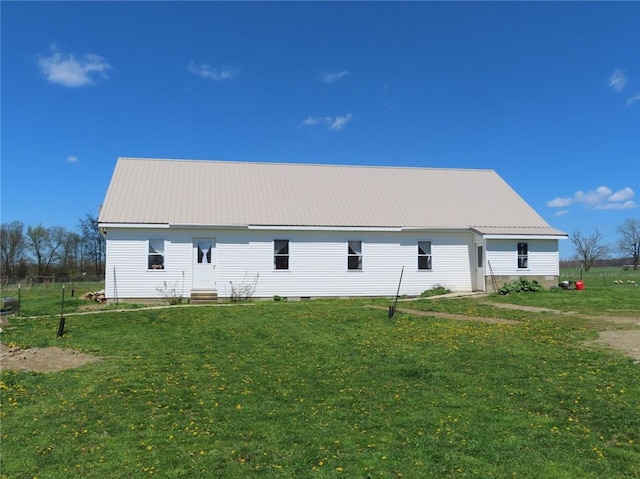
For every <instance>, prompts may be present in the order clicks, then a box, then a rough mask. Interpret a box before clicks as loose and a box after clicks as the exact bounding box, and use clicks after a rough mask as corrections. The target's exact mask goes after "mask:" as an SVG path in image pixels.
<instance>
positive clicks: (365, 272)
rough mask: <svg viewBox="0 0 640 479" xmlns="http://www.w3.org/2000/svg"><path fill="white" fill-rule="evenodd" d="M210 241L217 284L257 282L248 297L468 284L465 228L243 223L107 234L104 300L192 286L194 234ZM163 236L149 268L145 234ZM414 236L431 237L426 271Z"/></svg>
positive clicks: (221, 287) (227, 290)
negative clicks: (276, 259) (353, 253)
mask: <svg viewBox="0 0 640 479" xmlns="http://www.w3.org/2000/svg"><path fill="white" fill-rule="evenodd" d="M194 237H211V238H215V240H216V252H215V258H216V268H215V276H216V286H215V287H216V289H217V292H218V296H219V297H222V298H225V297H229V296H230V294H231V284H232V283H233V285H235V286H236V287H237V286H242V285H243V284H246V283H248V282H252V281H254V280H255V278H256V276H257V281H256V289H255V293H254V297H256V298H259V297H265V298H269V297H273V296H274V295H278V296H283V297H322V296H329V297H335V296H393V295H395V293H396V290H397V287H398V280H399V278H400V271H401V269H402V267H403V266H404V274H403V278H402V285H401V289H400V294H406V295H417V294H420V293H421V292H423V291H425V290H427V289H430V288H432V287H433V286H436V285H442V286H445V287H447V288H449V289H451V290H452V291H470V290H471V288H472V280H471V274H472V272H471V269H470V265H471V259H470V255H471V251H472V241H473V236H472V234H471V233H441V232H433V233H409V232H402V233H399V232H357V231H353V232H344V231H340V232H335V231H320V232H318V231H276V232H274V231H266V230H247V229H237V230H232V229H219V230H194V229H191V230H185V229H173V228H171V229H157V230H154V229H145V228H140V229H122V228H110V229H109V230H108V234H107V271H106V294H107V297H108V298H110V299H115V298H116V297H117V298H119V299H127V298H157V299H161V298H162V295H163V290H165V292H166V290H167V289H169V290H171V289H173V290H175V291H176V293H179V294H180V295H181V296H183V297H188V296H189V295H190V292H191V284H192V277H191V269H192V262H193V238H194ZM149 239H164V240H165V268H164V269H161V270H149V269H148V267H147V266H148V263H147V261H148V240H149ZM276 239H286V240H289V269H288V270H275V269H274V266H273V256H274V246H273V241H274V240H276ZM349 240H359V241H362V256H363V258H362V264H363V268H362V270H349V269H348V268H347V242H348V241H349ZM418 241H431V243H432V246H431V253H432V265H433V267H432V270H430V271H429V270H419V269H418V259H417V257H418V254H417V252H418V247H417V242H418Z"/></svg>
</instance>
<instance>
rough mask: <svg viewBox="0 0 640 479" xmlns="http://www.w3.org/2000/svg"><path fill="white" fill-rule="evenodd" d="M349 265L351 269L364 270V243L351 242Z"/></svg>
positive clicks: (349, 246)
mask: <svg viewBox="0 0 640 479" xmlns="http://www.w3.org/2000/svg"><path fill="white" fill-rule="evenodd" d="M347 265H348V266H347V267H348V268H349V269H353V270H358V269H362V241H349V243H348V253H347Z"/></svg>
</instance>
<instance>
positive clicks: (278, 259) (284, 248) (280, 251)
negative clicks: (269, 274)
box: [273, 240, 289, 269]
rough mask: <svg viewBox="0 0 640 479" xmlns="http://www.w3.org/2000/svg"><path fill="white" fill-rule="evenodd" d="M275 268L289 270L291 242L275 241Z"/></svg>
mask: <svg viewBox="0 0 640 479" xmlns="http://www.w3.org/2000/svg"><path fill="white" fill-rule="evenodd" d="M273 268H274V269H289V240H274V242H273Z"/></svg>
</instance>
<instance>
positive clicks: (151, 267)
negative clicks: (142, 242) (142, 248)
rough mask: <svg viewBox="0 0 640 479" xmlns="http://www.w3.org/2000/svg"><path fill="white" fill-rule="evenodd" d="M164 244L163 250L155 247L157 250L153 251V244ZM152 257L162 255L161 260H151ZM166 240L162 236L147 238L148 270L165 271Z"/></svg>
mask: <svg viewBox="0 0 640 479" xmlns="http://www.w3.org/2000/svg"><path fill="white" fill-rule="evenodd" d="M154 245H155V246H162V249H161V250H158V248H155V249H156V251H153V252H152V247H153V246H154ZM152 257H160V258H161V262H160V263H156V262H153V263H152V262H151V258H152ZM165 262H166V240H164V239H160V238H149V239H148V240H147V271H164V270H165V268H166V266H165Z"/></svg>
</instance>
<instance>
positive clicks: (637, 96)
mask: <svg viewBox="0 0 640 479" xmlns="http://www.w3.org/2000/svg"><path fill="white" fill-rule="evenodd" d="M638 100H640V93H638V94H637V95H635V96H632V97H631V98H629V99H628V100H627V106H631V105H632V104H633V103H635V102H637V101H638Z"/></svg>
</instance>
